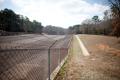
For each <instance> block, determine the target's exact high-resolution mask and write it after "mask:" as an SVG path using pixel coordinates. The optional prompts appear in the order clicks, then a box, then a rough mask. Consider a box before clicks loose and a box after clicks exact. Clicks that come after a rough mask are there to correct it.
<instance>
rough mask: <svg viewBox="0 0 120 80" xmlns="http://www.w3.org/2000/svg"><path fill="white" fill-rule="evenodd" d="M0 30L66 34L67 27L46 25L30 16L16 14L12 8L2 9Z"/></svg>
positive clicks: (0, 12) (5, 31) (0, 11)
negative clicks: (31, 18) (31, 19)
mask: <svg viewBox="0 0 120 80" xmlns="http://www.w3.org/2000/svg"><path fill="white" fill-rule="evenodd" d="M0 32H4V33H7V32H10V33H11V32H25V33H40V34H41V33H45V34H51V35H63V34H66V32H67V29H64V28H61V27H57V26H52V25H47V26H46V27H44V26H43V25H42V24H41V22H38V21H36V20H33V21H30V20H29V18H28V17H26V16H23V15H19V14H16V13H15V12H14V11H12V10H11V9H7V8H6V9H4V10H0Z"/></svg>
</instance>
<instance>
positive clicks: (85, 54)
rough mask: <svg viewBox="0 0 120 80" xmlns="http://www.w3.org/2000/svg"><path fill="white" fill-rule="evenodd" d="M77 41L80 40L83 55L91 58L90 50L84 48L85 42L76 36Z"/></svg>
mask: <svg viewBox="0 0 120 80" xmlns="http://www.w3.org/2000/svg"><path fill="white" fill-rule="evenodd" d="M75 37H76V39H77V40H78V42H79V45H80V48H81V50H82V53H83V55H84V56H89V55H90V54H89V52H88V50H87V49H86V47H85V46H84V44H83V42H82V41H81V40H80V38H79V37H78V35H75Z"/></svg>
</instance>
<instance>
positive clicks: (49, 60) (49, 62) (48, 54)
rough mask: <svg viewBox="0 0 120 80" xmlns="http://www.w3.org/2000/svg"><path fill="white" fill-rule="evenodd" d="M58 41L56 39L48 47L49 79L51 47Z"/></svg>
mask: <svg viewBox="0 0 120 80" xmlns="http://www.w3.org/2000/svg"><path fill="white" fill-rule="evenodd" d="M56 42H57V40H55V41H54V42H53V43H52V44H51V45H50V46H49V48H48V80H50V49H51V48H52V46H53V45H54V44H55V43H56Z"/></svg>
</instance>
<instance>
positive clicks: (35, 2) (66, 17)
mask: <svg viewBox="0 0 120 80" xmlns="http://www.w3.org/2000/svg"><path fill="white" fill-rule="evenodd" d="M11 1H12V3H13V4H14V5H15V6H16V7H18V8H19V9H20V10H19V12H18V13H20V14H23V15H26V16H28V17H29V18H30V19H31V20H33V19H35V20H38V21H41V22H42V23H43V25H49V24H51V25H55V26H63V27H68V26H70V25H74V24H80V23H81V22H82V21H83V20H85V19H86V18H90V17H92V16H93V15H100V17H101V15H102V13H103V12H104V11H105V10H106V9H108V7H107V6H104V5H101V4H90V3H88V2H87V1H86V0H11Z"/></svg>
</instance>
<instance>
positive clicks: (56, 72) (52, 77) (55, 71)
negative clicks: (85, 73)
mask: <svg viewBox="0 0 120 80" xmlns="http://www.w3.org/2000/svg"><path fill="white" fill-rule="evenodd" d="M71 41H72V39H70V42H69V44H68V46H70V44H71ZM69 53H70V50H69V49H68V54H67V56H66V57H65V59H63V60H62V61H61V63H60V64H59V65H58V66H57V68H55V70H54V71H53V72H52V73H51V75H50V80H54V79H55V77H56V76H57V74H58V72H59V71H60V69H61V67H62V66H63V64H64V63H65V61H66V60H67V58H68V56H69ZM46 80H48V78H47V79H46Z"/></svg>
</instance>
